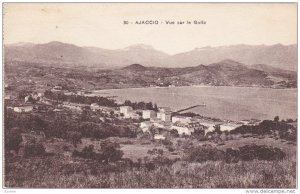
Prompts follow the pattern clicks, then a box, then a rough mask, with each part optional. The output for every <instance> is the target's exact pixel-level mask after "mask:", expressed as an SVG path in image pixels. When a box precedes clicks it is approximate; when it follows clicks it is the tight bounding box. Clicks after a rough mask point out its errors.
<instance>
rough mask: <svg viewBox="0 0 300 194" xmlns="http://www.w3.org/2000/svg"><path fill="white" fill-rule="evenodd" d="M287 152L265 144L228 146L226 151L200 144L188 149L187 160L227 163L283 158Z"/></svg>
mask: <svg viewBox="0 0 300 194" xmlns="http://www.w3.org/2000/svg"><path fill="white" fill-rule="evenodd" d="M285 157H286V154H285V153H284V152H283V151H282V150H280V149H278V148H273V147H268V146H265V145H255V144H253V145H245V146H243V147H240V148H239V149H236V150H235V149H232V148H228V149H226V151H225V152H224V151H222V150H218V149H217V148H213V147H212V146H210V145H204V146H200V147H197V148H194V149H191V150H190V151H188V154H187V157H186V160H188V161H190V162H205V161H225V162H227V163H236V162H238V161H240V160H242V161H252V160H255V159H257V160H267V161H273V160H282V159H284V158H285Z"/></svg>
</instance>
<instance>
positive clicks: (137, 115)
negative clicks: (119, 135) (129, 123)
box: [125, 112, 140, 119]
mask: <svg viewBox="0 0 300 194" xmlns="http://www.w3.org/2000/svg"><path fill="white" fill-rule="evenodd" d="M125 118H131V119H140V115H139V114H137V113H135V112H129V113H127V114H126V115H125Z"/></svg>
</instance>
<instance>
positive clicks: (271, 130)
mask: <svg viewBox="0 0 300 194" xmlns="http://www.w3.org/2000/svg"><path fill="white" fill-rule="evenodd" d="M230 133H231V134H246V133H250V134H257V135H267V134H270V135H271V134H273V135H276V136H278V137H279V138H281V139H285V140H289V141H293V142H296V140H297V130H296V127H294V126H293V125H291V124H289V123H287V122H285V121H279V117H275V118H274V120H273V121H270V120H264V121H262V122H261V123H259V124H258V125H243V126H241V127H237V128H236V129H234V130H232V131H230Z"/></svg>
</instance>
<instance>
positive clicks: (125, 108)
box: [120, 106, 133, 117]
mask: <svg viewBox="0 0 300 194" xmlns="http://www.w3.org/2000/svg"><path fill="white" fill-rule="evenodd" d="M132 111H133V108H132V107H130V106H120V113H122V114H124V116H125V117H129V113H131V112H132Z"/></svg>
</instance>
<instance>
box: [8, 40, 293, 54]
mask: <svg viewBox="0 0 300 194" xmlns="http://www.w3.org/2000/svg"><path fill="white" fill-rule="evenodd" d="M51 42H60V43H63V44H71V45H74V46H78V47H85V48H88V47H92V48H100V49H105V50H124V49H126V48H128V47H131V46H139V45H145V46H150V47H152V48H153V49H155V50H158V51H161V52H164V53H166V54H168V55H176V54H179V53H185V52H189V51H192V50H195V49H202V48H220V47H231V46H242V45H245V46H275V45H283V46H292V45H297V43H294V44H282V43H275V44H269V45H267V44H243V43H241V44H232V45H221V46H210V45H207V46H203V47H195V48H193V49H191V50H186V51H182V52H178V53H168V52H166V51H163V50H160V49H157V48H155V47H153V46H152V45H149V44H145V43H137V44H132V45H128V46H126V47H123V48H116V49H109V48H104V47H99V46H94V45H84V46H79V45H76V44H74V43H69V42H62V41H58V40H52V41H49V42H43V43H34V42H15V43H9V44H4V45H6V46H8V45H17V44H27V43H28V44H35V45H37V44H49V43H51Z"/></svg>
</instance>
